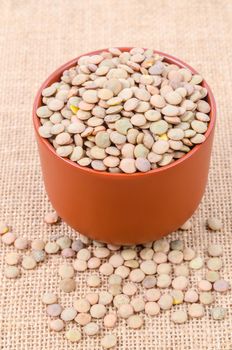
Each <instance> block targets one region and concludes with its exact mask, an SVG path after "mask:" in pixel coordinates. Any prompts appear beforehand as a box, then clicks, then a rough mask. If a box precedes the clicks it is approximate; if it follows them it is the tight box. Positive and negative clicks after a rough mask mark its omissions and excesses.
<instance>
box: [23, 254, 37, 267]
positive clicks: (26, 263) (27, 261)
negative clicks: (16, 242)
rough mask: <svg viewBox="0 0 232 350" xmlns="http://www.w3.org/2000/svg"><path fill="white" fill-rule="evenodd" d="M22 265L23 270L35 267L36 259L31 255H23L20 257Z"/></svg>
mask: <svg viewBox="0 0 232 350" xmlns="http://www.w3.org/2000/svg"><path fill="white" fill-rule="evenodd" d="M22 267H23V268H24V269H25V270H32V269H34V268H35V267H36V260H35V259H34V257H33V256H29V255H28V256H24V257H23V259H22Z"/></svg>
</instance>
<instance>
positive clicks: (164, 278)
mask: <svg viewBox="0 0 232 350" xmlns="http://www.w3.org/2000/svg"><path fill="white" fill-rule="evenodd" d="M171 282H172V280H171V277H170V276H169V275H166V274H161V275H159V276H158V277H157V287H159V288H168V287H169V286H170V285H171Z"/></svg>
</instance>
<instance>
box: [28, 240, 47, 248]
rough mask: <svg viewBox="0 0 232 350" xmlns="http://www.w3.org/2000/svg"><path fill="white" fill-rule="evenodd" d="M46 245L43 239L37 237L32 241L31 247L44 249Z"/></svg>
mask: <svg viewBox="0 0 232 350" xmlns="http://www.w3.org/2000/svg"><path fill="white" fill-rule="evenodd" d="M44 247H45V242H44V241H43V240H42V239H35V240H34V241H33V242H32V243H31V248H32V249H34V250H43V249H44Z"/></svg>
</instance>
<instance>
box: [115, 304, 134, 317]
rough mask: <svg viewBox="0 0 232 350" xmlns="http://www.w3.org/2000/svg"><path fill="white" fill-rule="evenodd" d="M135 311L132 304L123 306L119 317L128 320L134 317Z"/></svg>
mask: <svg viewBox="0 0 232 350" xmlns="http://www.w3.org/2000/svg"><path fill="white" fill-rule="evenodd" d="M133 313H134V309H133V307H132V306H131V304H122V305H120V306H119V308H118V316H119V317H121V318H125V319H126V318H128V317H130V316H131V315H133Z"/></svg>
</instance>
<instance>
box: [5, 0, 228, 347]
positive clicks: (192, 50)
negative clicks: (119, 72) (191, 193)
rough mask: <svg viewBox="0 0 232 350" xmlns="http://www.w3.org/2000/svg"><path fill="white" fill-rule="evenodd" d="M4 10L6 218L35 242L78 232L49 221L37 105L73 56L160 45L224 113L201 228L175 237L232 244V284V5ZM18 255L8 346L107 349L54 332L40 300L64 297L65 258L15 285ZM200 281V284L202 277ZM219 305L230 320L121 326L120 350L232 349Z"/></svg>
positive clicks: (82, 3)
mask: <svg viewBox="0 0 232 350" xmlns="http://www.w3.org/2000/svg"><path fill="white" fill-rule="evenodd" d="M0 13H1V17H0V55H1V62H0V77H1V90H0V91H1V93H0V101H1V105H0V123H1V124H0V178H1V182H0V221H7V222H8V223H10V224H11V225H12V226H13V230H14V232H16V233H17V234H19V235H23V236H27V237H29V238H32V239H33V238H37V237H44V238H51V239H54V238H55V237H58V236H60V235H62V234H70V235H75V233H74V232H73V231H72V230H71V229H70V228H69V227H67V225H65V224H63V223H62V224H59V225H57V226H54V227H47V226H46V224H44V223H43V216H44V213H45V212H47V211H48V210H49V209H50V204H49V202H48V199H47V197H46V193H45V191H44V187H43V183H42V179H41V172H40V165H39V158H38V154H37V149H36V144H35V139H34V134H33V129H32V122H31V109H32V103H33V98H34V96H35V93H36V91H37V89H38V87H39V85H40V84H41V83H42V81H43V80H44V79H45V78H46V77H47V75H48V74H50V72H52V71H53V70H54V69H55V68H57V67H58V66H59V65H61V64H62V63H64V62H66V61H68V60H70V59H72V58H73V57H75V56H77V55H79V54H81V53H85V52H88V51H91V50H95V49H98V48H104V47H107V46H127V45H128V46H144V47H151V48H155V49H159V50H161V51H164V52H168V53H170V54H173V55H174V56H177V57H179V58H182V59H183V60H184V61H186V62H189V63H190V64H191V65H192V66H193V67H195V68H196V69H197V70H198V71H200V72H201V73H202V74H203V76H204V77H205V78H206V79H207V81H208V83H209V84H210V85H211V87H212V89H213V92H214V94H215V98H216V102H217V107H218V121H217V129H216V137H215V143H214V151H213V158H212V163H211V170H210V176H209V183H208V187H207V191H206V194H205V196H204V200H203V201H202V204H201V205H200V207H199V209H198V210H197V212H196V214H195V215H194V219H193V222H194V228H193V230H192V231H191V232H187V233H182V232H177V233H175V234H173V235H172V238H174V237H182V238H183V239H184V241H185V243H186V244H188V245H190V246H194V247H196V248H197V251H198V252H199V253H200V254H201V255H205V248H206V247H207V245H208V244H209V242H218V243H220V244H222V245H223V247H224V258H223V259H224V269H223V275H224V277H225V278H226V279H231V273H232V264H231V258H232V254H231V244H232V236H231V223H232V221H231V211H232V210H231V209H232V204H231V203H232V201H231V200H232V184H231V173H232V162H231V151H232V147H231V139H232V126H231V94H232V73H231V72H232V63H231V62H232V55H231V44H232V42H231V38H232V27H231V23H232V1H230V0H227V1H226V0H220V1H216V0H212V1H210V0H205V1H200V0H197V1H196V0H195V1H182V0H176V1H172V0H170V1H161V0H149V1H148V0H143V1H140V0H127V1H124V0H115V1H114V0H106V1H105V0H95V1H94V0H78V1H77V0H72V1H71V0H69V1H68V0H56V1H51V0H47V1H46V0H40V1H36V0H34V1H32V0H31V1H30V0H27V1H26V0H15V1H13V0H12V1H10V0H1V2H0ZM199 171H200V169H199ZM186 195H188V194H187V193H186ZM209 215H216V216H218V217H220V218H222V219H223V224H224V229H223V231H222V232H221V233H213V232H209V231H208V230H206V228H205V219H206V218H207V217H208V216H209ZM167 219H168V213H167ZM12 250H13V248H8V249H7V248H6V247H3V244H1V245H0V349H4V350H16V349H17V350H20V349H22V350H39V349H46V350H48V349H49V350H53V349H54V350H55V349H62V350H63V349H74V348H75V349H83V350H90V349H94V350H98V349H101V345H100V337H94V338H90V337H88V338H87V337H85V338H84V340H83V341H81V342H80V343H79V344H78V345H72V344H70V343H69V342H67V341H66V340H65V339H64V335H63V334H54V333H53V334H52V333H51V332H49V330H48V318H47V316H46V315H45V310H44V307H43V306H42V305H41V301H40V297H41V295H42V294H43V293H44V292H45V291H52V290H54V291H56V289H57V285H58V282H59V278H58V276H57V268H58V265H59V263H60V262H61V261H62V259H61V257H57V256H54V257H51V258H49V260H48V261H47V262H46V263H44V264H42V265H41V266H40V267H39V268H37V269H36V270H34V271H29V272H23V273H22V278H20V279H18V280H16V281H11V280H7V279H5V278H4V276H3V270H4V256H5V254H6V253H7V252H8V251H12ZM200 274H201V275H202V276H203V272H201V273H200ZM194 276H195V277H193V279H195V280H196V278H197V276H198V274H195V275H194ZM85 281H86V275H80V276H78V289H77V291H76V292H75V296H78V295H82V296H83V295H84V294H85V293H86V291H87V287H86V284H85ZM103 288H106V286H104V285H103ZM58 293H59V295H60V298H61V302H62V304H63V305H67V306H68V305H71V301H72V299H73V297H74V296H73V295H72V296H70V295H64V293H60V292H58ZM216 304H219V305H222V306H225V307H227V308H228V316H227V318H226V319H225V320H224V321H221V322H220V321H213V320H212V319H211V318H210V317H209V312H208V310H207V312H206V316H205V317H204V318H203V319H202V320H192V321H190V322H188V323H187V324H184V325H182V326H175V325H173V324H172V323H171V322H170V314H169V312H166V313H162V314H160V315H159V316H157V317H153V318H148V317H146V320H145V324H146V326H144V327H143V328H142V329H141V330H139V331H136V332H133V331H131V330H129V329H128V328H127V327H126V326H125V322H124V321H120V323H119V326H118V327H117V328H116V329H115V330H114V331H113V332H114V333H116V334H117V335H118V347H117V349H120V350H129V349H130V350H132V349H133V350H142V349H144V350H172V349H175V350H206V349H207V350H229V349H232V335H231V334H232V317H231V315H232V311H231V294H230V293H228V294H227V295H225V296H224V295H223V296H220V295H217V296H216ZM102 334H104V331H103V332H102Z"/></svg>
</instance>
